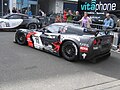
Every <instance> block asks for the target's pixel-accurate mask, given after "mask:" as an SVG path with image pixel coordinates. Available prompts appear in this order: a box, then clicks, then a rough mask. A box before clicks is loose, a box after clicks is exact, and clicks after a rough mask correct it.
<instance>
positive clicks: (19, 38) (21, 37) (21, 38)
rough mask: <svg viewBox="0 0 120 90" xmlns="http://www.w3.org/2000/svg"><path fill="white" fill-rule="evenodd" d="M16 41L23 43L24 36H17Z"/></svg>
mask: <svg viewBox="0 0 120 90" xmlns="http://www.w3.org/2000/svg"><path fill="white" fill-rule="evenodd" d="M18 40H19V42H21V43H24V41H25V36H24V35H19V36H18Z"/></svg>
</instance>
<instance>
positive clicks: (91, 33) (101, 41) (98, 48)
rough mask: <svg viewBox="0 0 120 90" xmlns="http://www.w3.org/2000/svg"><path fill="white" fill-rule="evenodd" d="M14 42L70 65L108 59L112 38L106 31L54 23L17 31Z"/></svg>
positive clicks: (71, 24)
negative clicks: (60, 58)
mask: <svg viewBox="0 0 120 90" xmlns="http://www.w3.org/2000/svg"><path fill="white" fill-rule="evenodd" d="M14 42H16V43H18V44H20V45H28V46H30V47H32V48H36V49H39V50H43V51H47V52H50V53H53V54H55V55H58V56H62V57H64V58H65V59H66V60H68V61H71V62H72V61H77V60H89V61H91V62H96V60H97V58H100V57H104V56H108V57H109V56H110V50H111V46H112V42H113V36H112V35H110V34H109V33H108V31H107V30H106V31H105V30H104V31H102V30H99V29H93V28H91V29H87V28H83V27H81V26H80V25H79V24H73V23H54V24H51V25H49V26H46V27H44V28H42V29H39V30H28V29H18V30H17V31H16V33H15V40H14Z"/></svg>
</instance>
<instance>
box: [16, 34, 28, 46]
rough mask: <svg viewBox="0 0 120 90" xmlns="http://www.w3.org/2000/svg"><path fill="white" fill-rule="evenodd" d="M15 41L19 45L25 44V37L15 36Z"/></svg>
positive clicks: (22, 35)
mask: <svg viewBox="0 0 120 90" xmlns="http://www.w3.org/2000/svg"><path fill="white" fill-rule="evenodd" d="M15 41H16V42H17V43H18V44H20V45H25V44H27V41H26V37H25V35H24V34H23V33H19V34H16V36H15Z"/></svg>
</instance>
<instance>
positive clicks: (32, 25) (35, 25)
mask: <svg viewBox="0 0 120 90" xmlns="http://www.w3.org/2000/svg"><path fill="white" fill-rule="evenodd" d="M37 28H38V26H37V24H35V23H31V24H29V25H28V29H37Z"/></svg>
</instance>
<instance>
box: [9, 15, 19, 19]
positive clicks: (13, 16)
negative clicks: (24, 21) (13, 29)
mask: <svg viewBox="0 0 120 90" xmlns="http://www.w3.org/2000/svg"><path fill="white" fill-rule="evenodd" d="M8 19H21V16H20V15H11V16H9V17H8Z"/></svg>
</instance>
